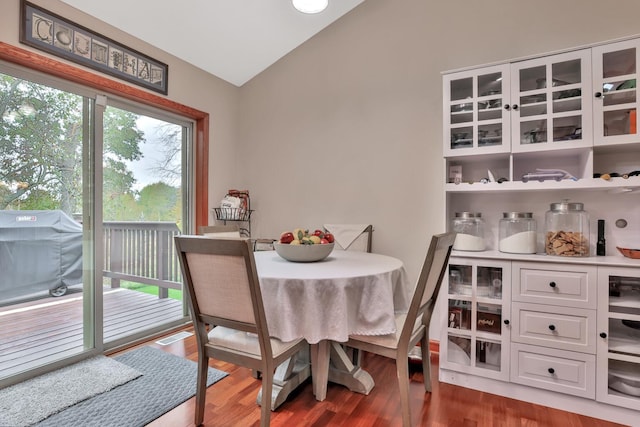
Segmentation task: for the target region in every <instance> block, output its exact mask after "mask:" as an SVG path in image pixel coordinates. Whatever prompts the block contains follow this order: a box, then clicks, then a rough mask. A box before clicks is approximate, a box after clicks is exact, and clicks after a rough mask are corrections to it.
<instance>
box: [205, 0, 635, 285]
mask: <svg viewBox="0 0 640 427" xmlns="http://www.w3.org/2000/svg"><path fill="white" fill-rule="evenodd" d="M614 6H615V10H614V9H612V8H613V7H614ZM639 16H640V2H638V1H636V0H621V1H616V2H615V3H611V4H608V3H607V4H606V5H605V4H604V3H603V2H602V1H600V0H536V1H524V0H483V1H468V0H447V1H426V0H393V1H389V0H387V1H384V0H366V1H365V2H363V3H362V4H361V5H359V6H358V7H356V8H355V9H354V10H352V11H351V12H350V13H349V14H347V15H346V16H344V17H343V18H342V19H340V20H339V21H338V22H336V23H334V24H333V25H331V26H329V27H328V28H326V29H325V30H324V31H323V32H321V33H320V34H318V35H317V36H315V37H314V38H312V39H310V40H309V41H308V42H307V43H305V44H304V45H303V46H301V47H300V48H298V49H296V50H295V51H293V52H292V53H290V54H289V55H288V56H286V57H285V58H283V59H282V60H280V61H279V62H277V63H276V64H274V65H273V66H271V67H270V68H269V69H267V70H266V71H264V72H263V73H261V74H260V75H258V76H257V77H255V78H254V79H252V80H251V81H250V82H248V83H247V84H245V85H244V86H243V87H241V88H240V111H241V114H242V117H241V118H240V123H241V128H240V133H239V140H240V146H239V147H238V148H239V150H240V154H239V158H240V159H241V161H242V163H241V167H242V168H243V170H244V171H245V173H244V174H243V179H242V183H241V184H239V185H241V186H242V187H246V188H249V189H250V190H251V197H252V205H253V207H255V209H256V212H255V216H254V218H255V220H254V231H255V234H257V235H259V236H276V237H277V236H278V235H279V233H280V232H281V231H284V230H287V229H290V228H294V227H298V226H301V227H309V228H315V227H317V226H319V225H322V224H323V223H324V222H328V223H331V222H356V223H369V222H370V223H372V224H374V226H375V229H376V231H375V232H374V238H373V245H374V250H375V251H376V252H382V253H386V254H390V255H393V256H397V257H399V258H401V259H403V260H404V261H405V264H406V266H407V271H408V273H409V276H410V277H411V278H412V279H415V278H416V277H417V274H418V269H419V268H420V265H421V264H420V263H421V262H422V260H423V257H424V254H425V252H426V241H427V238H428V236H430V235H431V234H433V233H437V232H440V231H443V230H444V229H445V226H446V218H445V217H444V216H445V214H444V206H443V204H444V203H445V200H444V195H443V183H444V178H445V172H444V161H443V160H442V113H441V110H442V76H441V73H442V72H443V71H445V70H451V69H457V68H462V67H468V66H474V65H480V64H487V63H493V62H499V61H506V60H510V59H516V58H522V57H526V56H531V55H536V54H542V53H548V52H553V51H558V50H562V49H567V48H572V47H578V46H583V45H587V44H591V43H596V42H601V41H605V40H611V39H617V38H621V37H625V36H630V35H634V34H640V20H639V19H638V17H639ZM211 202H212V203H214V202H215V200H212V201H211Z"/></svg>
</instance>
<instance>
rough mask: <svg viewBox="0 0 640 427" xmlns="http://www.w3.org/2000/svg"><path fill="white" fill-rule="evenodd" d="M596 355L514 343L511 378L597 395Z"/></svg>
mask: <svg viewBox="0 0 640 427" xmlns="http://www.w3.org/2000/svg"><path fill="white" fill-rule="evenodd" d="M595 378H596V357H595V355H592V354H581V353H573V352H568V351H563V350H555V349H550V348H541V347H534V346H529V345H524V344H516V343H514V344H511V382H514V383H518V384H524V385H527V386H531V387H538V388H544V389H548V390H552V391H557V392H560V393H568V394H571V395H572V396H580V397H586V398H589V399H594V398H595V395H596V380H595Z"/></svg>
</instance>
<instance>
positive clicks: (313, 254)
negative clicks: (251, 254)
mask: <svg viewBox="0 0 640 427" xmlns="http://www.w3.org/2000/svg"><path fill="white" fill-rule="evenodd" d="M333 245H334V238H333V235H332V234H331V233H325V232H324V231H322V230H316V231H314V232H313V233H309V230H305V229H303V228H296V229H295V230H293V231H285V232H284V233H282V234H281V235H280V239H278V241H277V242H275V243H274V244H273V246H274V248H275V250H276V252H277V253H278V255H280V256H281V257H282V258H284V259H286V260H287V261H293V262H316V261H322V260H323V259H325V258H326V257H328V256H329V254H330V253H331V251H333Z"/></svg>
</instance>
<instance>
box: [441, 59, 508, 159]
mask: <svg viewBox="0 0 640 427" xmlns="http://www.w3.org/2000/svg"><path fill="white" fill-rule="evenodd" d="M508 73H509V67H508V65H500V66H494V67H487V68H482V69H479V70H470V71H463V72H460V73H454V74H450V75H447V76H445V77H444V103H445V106H444V111H445V114H444V130H445V147H444V148H445V155H465V154H471V153H473V154H487V153H504V152H508V151H509V149H510V146H509V143H508V142H509V133H510V131H509V120H508V115H507V114H508V113H509V111H508V108H509V104H508V98H507V97H508V95H509V81H508V75H509V74H508ZM478 149H480V150H478ZM471 150H473V151H471Z"/></svg>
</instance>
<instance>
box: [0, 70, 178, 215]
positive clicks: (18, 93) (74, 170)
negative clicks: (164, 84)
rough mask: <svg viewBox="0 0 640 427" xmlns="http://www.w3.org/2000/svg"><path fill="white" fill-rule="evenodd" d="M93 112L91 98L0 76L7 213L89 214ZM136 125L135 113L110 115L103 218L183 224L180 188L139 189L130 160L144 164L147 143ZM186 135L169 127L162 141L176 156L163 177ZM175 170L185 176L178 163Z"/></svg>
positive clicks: (1, 176) (0, 188) (1, 172)
mask: <svg viewBox="0 0 640 427" xmlns="http://www.w3.org/2000/svg"><path fill="white" fill-rule="evenodd" d="M89 107H90V100H88V99H85V98H83V97H81V96H79V95H75V94H73V93H69V92H65V91H60V90H57V89H54V88H51V87H47V86H43V85H40V84H37V83H33V82H29V81H26V80H21V79H18V78H15V77H12V76H9V75H5V74H0V209H22V210H24V209H33V210H48V209H61V210H63V211H65V212H67V213H68V214H73V213H75V212H81V211H82V200H83V198H82V191H83V187H82V179H83V164H82V162H83V157H82V156H83V148H82V147H83V140H84V139H87V138H88V136H86V135H84V134H83V132H85V130H84V128H85V126H83V117H84V116H85V111H88V109H89ZM137 120H138V116H137V115H136V114H134V113H131V112H129V111H125V110H121V109H118V108H113V107H107V108H106V109H105V112H104V115H103V121H104V129H103V133H104V134H103V141H104V150H103V156H104V159H103V187H102V188H103V208H104V219H105V220H107V221H109V220H111V221H113V220H121V221H141V220H146V221H177V219H178V218H181V216H182V207H181V197H180V191H179V188H175V187H171V186H169V185H167V184H163V183H160V182H158V183H155V184H152V185H149V186H147V187H145V188H143V189H142V190H141V191H140V192H139V193H137V192H136V191H135V190H134V184H135V182H136V181H135V178H134V175H133V172H132V171H131V170H129V167H128V164H127V162H131V161H135V160H139V159H140V158H141V156H142V152H141V150H140V145H141V144H142V143H144V142H145V136H144V132H143V131H141V130H140V129H138V127H137V124H136V121H137ZM176 129H177V130H176ZM179 129H180V127H179V126H178V127H177V128H176V126H175V125H171V126H166V130H164V131H163V132H164V133H162V134H161V135H160V139H161V144H163V146H164V147H165V149H168V148H171V149H173V150H174V152H172V156H171V157H166V158H165V160H164V162H165V163H164V164H162V165H160V166H159V168H158V170H159V171H160V170H164V171H166V170H169V169H170V168H169V167H168V166H169V165H171V164H172V163H171V162H172V161H173V160H175V159H176V158H177V159H180V156H179V153H180V147H181V143H180V139H179V138H178V136H179V135H177V134H176V132H178V131H179ZM176 147H177V148H176ZM176 153H177V155H176ZM167 159H169V160H167ZM173 171H177V172H178V174H179V171H180V167H179V163H178V166H177V169H174V170H172V172H173ZM156 172H157V171H156ZM178 176H179V175H178ZM178 181H179V180H178Z"/></svg>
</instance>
